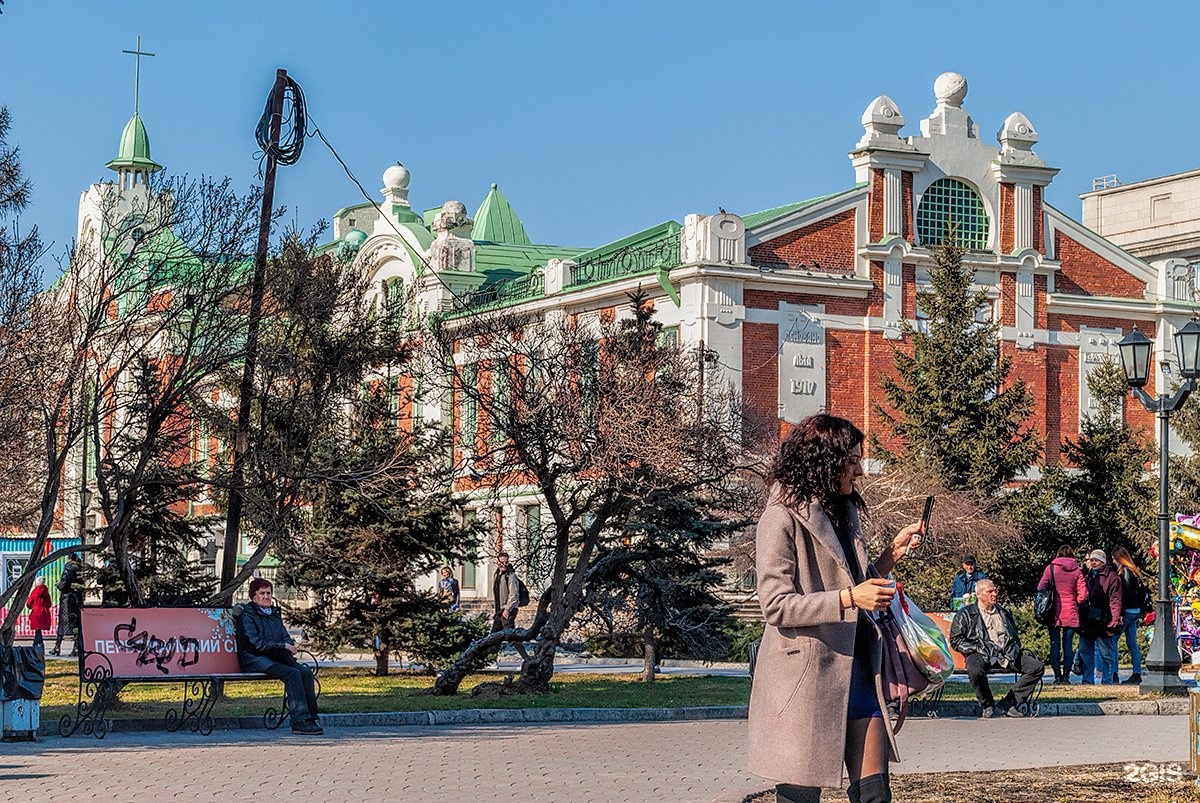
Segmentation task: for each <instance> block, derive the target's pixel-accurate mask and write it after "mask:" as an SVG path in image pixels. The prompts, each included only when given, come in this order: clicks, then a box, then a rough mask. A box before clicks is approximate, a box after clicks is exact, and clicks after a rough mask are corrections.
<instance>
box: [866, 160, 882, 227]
mask: <svg viewBox="0 0 1200 803" xmlns="http://www.w3.org/2000/svg"><path fill="white" fill-rule="evenodd" d="M867 231H868V232H869V234H870V239H871V242H873V243H877V242H879V241H881V240H882V239H883V171H882V170H879V169H875V170H872V171H871V196H870V198H869V199H868V201H867Z"/></svg>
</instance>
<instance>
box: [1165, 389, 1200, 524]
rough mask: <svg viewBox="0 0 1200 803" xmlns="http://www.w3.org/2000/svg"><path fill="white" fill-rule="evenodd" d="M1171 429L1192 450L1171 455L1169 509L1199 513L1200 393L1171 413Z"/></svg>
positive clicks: (1189, 398)
mask: <svg viewBox="0 0 1200 803" xmlns="http://www.w3.org/2000/svg"><path fill="white" fill-rule="evenodd" d="M1174 390H1175V388H1172V391H1174ZM1171 431H1172V432H1174V434H1175V435H1176V436H1177V437H1178V438H1179V440H1181V441H1183V443H1184V444H1185V445H1186V446H1187V447H1188V449H1189V450H1190V453H1188V454H1173V455H1171V457H1170V460H1169V464H1170V473H1169V475H1168V477H1169V481H1170V489H1169V493H1170V509H1171V510H1173V511H1178V512H1180V513H1189V514H1191V513H1200V393H1193V394H1192V395H1191V396H1189V397H1188V399H1187V401H1186V402H1184V403H1183V405H1182V406H1181V407H1180V408H1179V409H1177V410H1175V411H1174V412H1172V413H1171Z"/></svg>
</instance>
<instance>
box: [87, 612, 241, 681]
mask: <svg viewBox="0 0 1200 803" xmlns="http://www.w3.org/2000/svg"><path fill="white" fill-rule="evenodd" d="M80 616H81V621H80V625H81V629H82V633H83V647H84V649H86V650H90V651H92V652H97V653H100V654H101V655H103V656H104V657H105V658H107V659H108V660H109V661H110V662H112V668H113V675H114V676H116V677H138V676H146V677H165V676H179V677H187V676H189V675H222V674H229V673H233V672H238V671H239V669H238V660H237V639H236V638H235V635H234V626H233V615H232V614H231V613H230V611H229V609H228V608H90V607H89V608H83V609H82V610H81V611H80Z"/></svg>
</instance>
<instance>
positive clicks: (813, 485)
mask: <svg viewBox="0 0 1200 803" xmlns="http://www.w3.org/2000/svg"><path fill="white" fill-rule="evenodd" d="M862 442H863V434H862V431H861V430H860V429H859V428H858V427H856V426H854V424H852V423H851V422H849V421H847V420H846V419H844V418H839V417H837V416H836V415H828V414H827V413H818V414H816V415H810V416H809V417H808V418H805V419H804V420H803V421H801V422H800V423H799V424H797V425H796V426H795V427H793V428H792V431H791V432H789V433H788V436H787V438H785V439H784V441H783V443H782V445H780V447H779V455H778V456H777V457H776V458H775V462H774V463H773V464H772V466H771V473H770V474H769V475H768V477H767V483H768V485H771V484H774V483H779V488H780V493H781V497H782V500H783V502H784V503H785V504H787V505H788V506H789V507H794V508H797V509H803V508H805V507H807V506H808V503H809V500H812V499H816V500H817V501H818V502H820V503H821V505H822V506H823V507H828V506H829V505H828V503H830V502H833V501H834V500H837V499H840V498H841V496H842V493H841V490H840V488H839V485H840V481H841V477H842V470H843V468H845V465H846V458H847V457H848V456H849V455H850V450H851V449H853V448H854V447H855V446H858V445H859V444H861V443H862ZM851 500H852V501H853V502H854V504H855V505H856V506H857V507H858V508H859V509H862V508H863V506H864V505H863V500H862V497H860V496H859V495H858V492H857V491H856V492H854V493H853V494H852V495H851Z"/></svg>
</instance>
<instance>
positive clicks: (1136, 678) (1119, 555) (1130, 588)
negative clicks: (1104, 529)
mask: <svg viewBox="0 0 1200 803" xmlns="http://www.w3.org/2000/svg"><path fill="white" fill-rule="evenodd" d="M1112 557H1113V563H1115V564H1116V565H1117V576H1118V577H1120V578H1121V630H1120V632H1119V633H1118V634H1117V635H1116V636H1114V637H1113V638H1114V639H1115V640H1116V643H1114V644H1113V653H1114V654H1115V653H1116V650H1117V647H1118V646H1120V637H1121V635H1122V634H1124V636H1125V647H1126V648H1127V649H1128V650H1129V660H1130V662H1131V663H1132V664H1133V674H1132V675H1130V676H1129V678H1128V679H1126V680H1124V681H1123V682H1124V683H1127V684H1128V683H1141V682H1142V650H1141V648H1140V647H1139V646H1138V640H1137V626H1138V619H1140V618H1141V616H1142V580H1141V577H1142V571H1141V569H1139V568H1138V567H1137V564H1136V563H1134V562H1133V556H1132V555H1130V554H1129V550H1128V549H1126V548H1125V547H1123V546H1118V547H1113V551H1112Z"/></svg>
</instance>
